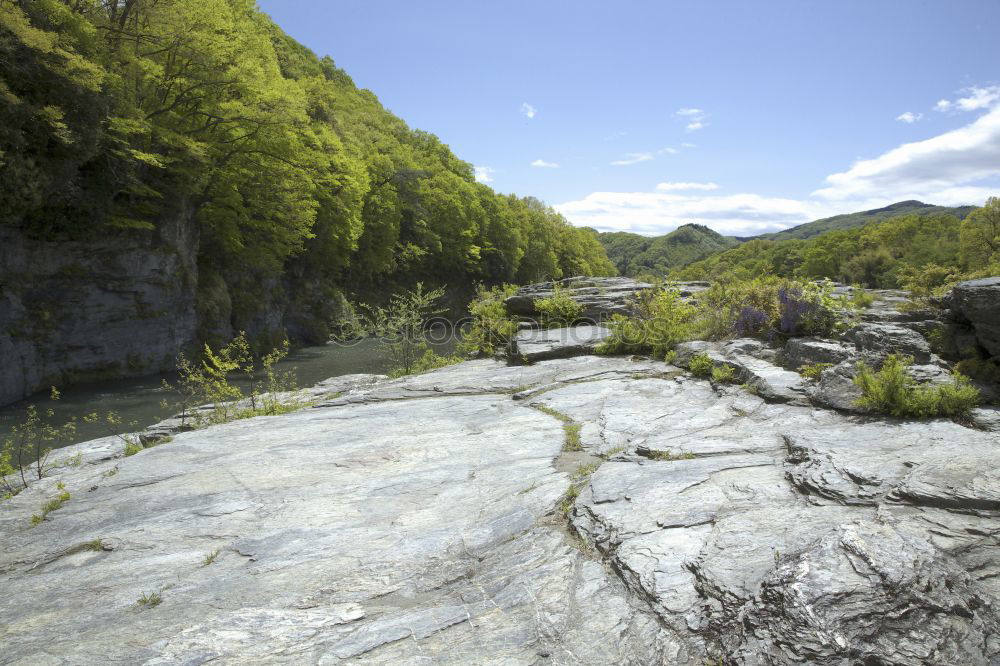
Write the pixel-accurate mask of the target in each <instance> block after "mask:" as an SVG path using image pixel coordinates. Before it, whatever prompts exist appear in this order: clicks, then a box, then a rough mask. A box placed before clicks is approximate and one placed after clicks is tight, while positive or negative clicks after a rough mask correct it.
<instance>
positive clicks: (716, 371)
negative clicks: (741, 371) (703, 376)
mask: <svg viewBox="0 0 1000 666" xmlns="http://www.w3.org/2000/svg"><path fill="white" fill-rule="evenodd" d="M735 374H736V371H735V370H733V366H731V365H717V366H715V367H714V368H712V380H713V381H716V382H718V383H720V384H729V383H730V382H732V381H733V377H734V376H735Z"/></svg>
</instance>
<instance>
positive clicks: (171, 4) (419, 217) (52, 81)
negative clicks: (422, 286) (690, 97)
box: [0, 0, 615, 340]
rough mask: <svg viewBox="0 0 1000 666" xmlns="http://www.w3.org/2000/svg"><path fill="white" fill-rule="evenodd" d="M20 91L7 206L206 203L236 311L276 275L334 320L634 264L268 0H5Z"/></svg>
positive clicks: (210, 258) (214, 285) (321, 322)
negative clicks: (418, 292) (312, 37)
mask: <svg viewBox="0 0 1000 666" xmlns="http://www.w3.org/2000/svg"><path fill="white" fill-rule="evenodd" d="M0 98H2V106H0V224H2V225H8V226H12V227H16V228H19V229H21V230H22V231H23V232H24V233H27V234H30V235H31V236H32V237H34V238H38V239H44V240H50V241H51V240H54V241H58V240H60V239H88V238H94V239H100V238H103V237H106V236H107V235H109V234H117V235H121V234H141V233H152V232H154V231H155V229H156V228H157V226H158V225H162V224H163V221H164V220H165V219H169V218H171V216H173V217H175V218H176V216H178V215H184V214H187V215H189V216H190V217H191V219H193V220H194V221H195V224H196V225H197V232H198V233H199V234H200V246H199V247H200V249H199V256H198V267H199V276H198V284H199V300H200V301H208V300H211V299H213V298H216V296H215V295H214V294H217V292H218V291H219V290H220V285H224V289H225V290H226V291H228V298H231V299H232V301H233V303H232V318H233V320H234V321H232V322H231V325H232V328H233V330H237V329H241V328H246V329H250V328H252V327H251V326H249V325H248V323H247V322H248V321H250V320H253V319H254V318H255V317H258V318H259V314H260V313H259V308H260V307H263V306H262V305H260V304H259V301H261V299H260V298H259V297H258V296H257V295H256V294H258V293H260V292H261V291H262V290H263V291H267V290H269V289H273V286H274V285H275V284H278V285H283V287H282V288H283V289H284V292H285V294H286V295H285V296H284V298H286V299H293V298H294V299H306V300H308V301H309V302H307V303H304V304H303V305H302V309H304V310H308V311H310V312H311V313H312V320H313V321H312V323H313V326H314V329H313V330H311V331H307V335H306V337H313V338H315V339H316V340H320V339H324V338H325V336H326V333H327V331H326V329H325V322H326V321H327V320H328V319H329V318H330V317H331V316H333V315H334V314H335V313H334V312H332V311H331V310H330V308H331V307H332V306H331V305H330V304H331V303H335V302H337V300H338V297H339V299H340V300H341V301H342V300H343V299H342V297H340V294H341V293H343V292H345V291H347V292H350V293H352V294H355V295H357V294H365V295H367V296H369V297H371V296H372V295H373V294H375V295H377V294H386V293H388V292H391V291H392V290H393V289H394V288H396V287H399V286H404V285H410V284H413V283H415V282H418V281H423V282H425V283H427V284H430V285H440V284H445V283H447V284H449V285H452V286H458V287H463V286H464V287H465V288H466V289H467V290H468V291H469V292H470V293H471V291H472V289H471V286H472V285H473V284H474V283H476V282H485V283H487V284H497V283H501V282H518V283H525V282H533V281H538V280H543V279H551V278H559V277H563V276H569V275H579V274H589V275H608V274H614V273H615V269H614V266H613V265H612V264H611V263H610V262H609V261H608V259H607V257H606V255H605V252H604V250H603V248H602V247H601V245H600V244H599V243H598V241H597V237H596V233H595V232H593V231H591V230H589V229H580V228H576V227H573V226H571V225H570V224H568V223H567V222H566V220H565V219H563V218H562V216H560V215H559V214H558V213H556V212H554V211H553V210H552V209H551V208H548V207H546V206H545V205H543V204H542V203H541V202H539V201H537V200H535V199H533V198H530V197H528V198H519V197H516V196H514V195H501V194H498V193H496V192H494V191H493V190H492V189H491V188H489V187H488V186H486V185H483V184H481V183H478V182H476V180H475V178H474V175H473V168H472V166H471V165H470V164H469V163H467V162H464V161H462V160H460V159H458V158H457V157H456V156H455V155H454V154H453V153H452V152H451V150H450V149H449V148H448V147H447V146H446V145H444V144H443V143H441V141H440V140H439V139H438V138H437V137H435V136H433V135H431V134H429V133H427V132H422V131H419V130H413V129H410V128H409V127H408V126H407V125H406V124H405V123H404V122H403V121H402V120H401V119H399V118H397V117H396V116H394V115H393V114H392V113H390V112H389V111H387V110H386V109H384V108H383V107H382V106H381V104H380V103H379V101H378V100H377V98H376V97H375V95H374V94H372V93H371V92H370V91H368V90H361V89H358V88H357V87H356V86H355V85H354V83H353V82H352V80H351V78H350V77H349V76H348V75H347V74H346V73H345V72H344V71H343V70H341V69H339V68H338V67H336V66H335V64H334V63H333V61H332V60H331V59H330V58H329V57H324V58H318V57H316V56H315V55H314V54H313V53H312V52H310V51H309V50H307V49H306V48H304V47H303V46H302V45H300V44H298V43H296V42H295V41H294V40H292V39H291V38H290V37H288V36H287V35H285V34H284V33H283V32H282V31H281V30H280V29H279V28H278V27H277V26H276V25H275V24H274V23H273V22H272V21H271V20H270V19H269V18H268V17H267V16H266V15H264V14H263V13H262V12H260V11H259V10H258V9H257V7H256V4H255V2H253V0H0ZM292 294H294V296H292ZM266 300H267V299H264V301H266ZM200 305H201V306H202V307H203V309H205V308H209V309H210V307H211V304H210V303H209V304H205V303H202V304H200Z"/></svg>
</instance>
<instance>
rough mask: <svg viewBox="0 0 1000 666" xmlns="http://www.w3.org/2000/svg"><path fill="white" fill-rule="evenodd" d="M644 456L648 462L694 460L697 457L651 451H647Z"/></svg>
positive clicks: (690, 454)
mask: <svg viewBox="0 0 1000 666" xmlns="http://www.w3.org/2000/svg"><path fill="white" fill-rule="evenodd" d="M645 456H646V457H647V458H649V459H650V460H694V459H695V458H697V457H698V456H696V455H695V454H693V453H690V452H684V451H682V452H681V453H674V452H673V451H670V450H667V451H653V450H649V451H647V452H646V453H645Z"/></svg>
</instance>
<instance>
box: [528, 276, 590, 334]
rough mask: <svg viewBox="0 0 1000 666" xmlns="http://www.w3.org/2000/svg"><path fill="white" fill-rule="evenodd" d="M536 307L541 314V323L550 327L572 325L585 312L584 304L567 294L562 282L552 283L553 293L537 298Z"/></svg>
mask: <svg viewBox="0 0 1000 666" xmlns="http://www.w3.org/2000/svg"><path fill="white" fill-rule="evenodd" d="M535 309H537V310H538V312H539V314H540V315H541V323H542V325H543V326H546V327H548V328H556V327H560V326H572V325H573V324H574V323H576V321H577V320H578V319H579V318H580V315H581V314H583V306H582V305H580V304H579V303H577V302H576V301H574V300H573V299H572V298H570V297H569V295H567V294H566V289H565V288H564V287H563V286H562V285H561V284H558V283H556V284H553V285H552V295H551V296H549V297H548V298H539V299H536V300H535Z"/></svg>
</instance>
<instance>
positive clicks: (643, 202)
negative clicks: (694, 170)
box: [555, 192, 819, 236]
mask: <svg viewBox="0 0 1000 666" xmlns="http://www.w3.org/2000/svg"><path fill="white" fill-rule="evenodd" d="M555 208H556V210H558V211H559V212H560V213H562V214H563V215H565V216H566V217H567V219H569V220H570V221H571V222H573V223H574V224H577V225H580V226H589V227H594V228H595V229H597V230H598V231H632V232H636V233H642V234H664V233H667V232H668V231H671V230H672V229H676V228H677V227H679V226H681V225H682V224H688V223H691V222H694V223H698V224H704V225H705V226H707V227H710V228H712V229H715V230H716V231H718V232H719V233H722V234H729V235H734V236H753V235H756V234H760V233H766V232H769V231H777V230H779V229H784V228H787V227H790V226H794V225H796V224H802V223H803V222H809V221H810V220H814V219H816V217H819V215H818V214H817V211H818V210H819V209H818V208H816V207H813V206H810V205H809V204H808V203H806V202H803V201H796V200H794V199H781V198H774V197H762V196H760V195H757V194H732V195H726V196H705V195H682V194H668V193H660V192H594V193H592V194H589V195H587V196H586V197H584V198H583V199H581V200H579V201H571V202H568V203H564V204H559V205H557V206H555Z"/></svg>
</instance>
